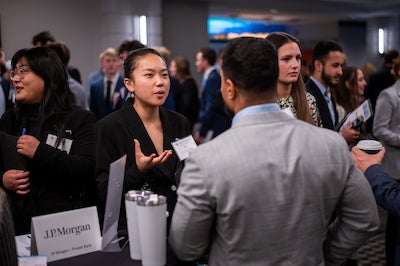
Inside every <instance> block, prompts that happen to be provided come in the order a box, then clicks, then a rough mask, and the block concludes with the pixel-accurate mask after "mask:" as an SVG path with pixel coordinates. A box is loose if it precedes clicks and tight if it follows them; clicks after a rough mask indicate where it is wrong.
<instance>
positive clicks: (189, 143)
mask: <svg viewBox="0 0 400 266" xmlns="http://www.w3.org/2000/svg"><path fill="white" fill-rule="evenodd" d="M171 144H172V147H173V148H174V150H175V152H176V155H178V158H179V160H181V161H183V160H185V159H186V158H187V157H188V156H189V154H190V152H191V151H193V150H194V149H196V148H197V144H196V142H195V141H194V139H193V137H192V135H190V136H187V137H185V138H183V139H180V140H177V141H174V142H172V143H171Z"/></svg>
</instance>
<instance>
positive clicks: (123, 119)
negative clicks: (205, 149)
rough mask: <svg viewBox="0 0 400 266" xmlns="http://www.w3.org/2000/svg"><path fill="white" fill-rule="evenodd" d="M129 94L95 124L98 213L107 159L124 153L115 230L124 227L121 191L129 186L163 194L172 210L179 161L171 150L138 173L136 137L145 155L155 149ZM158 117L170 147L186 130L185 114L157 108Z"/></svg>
mask: <svg viewBox="0 0 400 266" xmlns="http://www.w3.org/2000/svg"><path fill="white" fill-rule="evenodd" d="M133 101H134V99H133V98H128V99H127V100H126V102H125V104H124V105H123V106H122V108H121V109H120V110H117V111H115V112H113V113H111V114H110V115H108V116H106V117H104V118H103V119H102V120H101V121H99V122H98V123H97V126H96V183H97V188H98V192H99V200H100V206H101V208H100V213H101V214H100V217H103V216H102V213H103V212H104V207H105V203H106V196H107V187H108V176H109V166H110V163H112V162H114V161H116V160H117V159H119V158H121V157H122V156H123V155H125V154H127V158H126V167H125V177H124V185H123V189H122V192H123V195H122V199H121V211H120V219H119V231H120V233H125V231H126V214H125V203H124V201H123V198H124V195H125V193H126V192H128V191H129V190H141V189H149V190H151V191H153V192H154V193H157V194H161V195H164V196H166V197H167V204H168V205H167V206H168V211H169V213H170V214H171V215H170V216H169V220H170V218H171V216H172V211H173V209H174V207H175V203H176V197H177V195H176V188H177V186H178V184H179V178H180V171H181V170H182V167H183V163H182V162H180V161H179V159H178V157H177V156H176V154H175V152H173V154H172V156H171V157H170V158H169V159H168V161H167V162H165V163H163V164H161V165H158V166H156V167H155V168H153V170H151V171H150V172H148V173H145V174H141V173H140V172H139V170H138V169H137V166H136V162H135V145H134V142H133V140H134V139H138V140H139V142H140V146H141V149H142V152H143V153H144V154H145V155H150V154H152V153H156V154H157V151H156V148H155V147H154V145H153V142H152V141H151V139H150V136H149V135H148V133H147V131H146V129H145V127H144V125H143V123H142V120H141V119H140V117H139V115H138V114H137V112H136V111H135V109H134V108H133V106H132V105H133ZM160 117H161V122H162V127H163V133H164V134H163V135H164V150H165V149H171V150H172V145H171V142H173V141H175V140H176V139H177V138H184V137H186V136H188V135H189V134H190V124H189V121H188V120H187V118H185V117H184V116H183V115H181V114H178V113H176V112H174V111H170V110H166V109H164V108H160Z"/></svg>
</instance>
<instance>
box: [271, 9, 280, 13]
mask: <svg viewBox="0 0 400 266" xmlns="http://www.w3.org/2000/svg"><path fill="white" fill-rule="evenodd" d="M269 12H271V13H272V14H278V13H279V12H278V10H277V9H275V8H271V9H270V10H269Z"/></svg>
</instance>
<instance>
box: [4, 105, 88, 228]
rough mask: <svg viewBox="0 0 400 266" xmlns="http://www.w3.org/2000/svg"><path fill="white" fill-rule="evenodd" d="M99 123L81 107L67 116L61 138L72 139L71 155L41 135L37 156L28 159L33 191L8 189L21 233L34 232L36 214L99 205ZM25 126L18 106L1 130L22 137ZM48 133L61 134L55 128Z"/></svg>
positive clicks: (8, 114) (15, 220)
mask: <svg viewBox="0 0 400 266" xmlns="http://www.w3.org/2000/svg"><path fill="white" fill-rule="evenodd" d="M95 125H96V119H95V117H94V115H93V113H92V112H90V111H86V110H82V109H81V108H79V107H76V108H75V109H74V110H71V111H70V112H69V113H68V114H67V115H66V123H65V127H64V130H63V134H62V136H61V137H62V138H65V139H70V140H72V145H71V149H70V151H69V154H68V153H67V152H65V151H61V150H59V149H56V148H53V147H51V146H49V145H47V144H46V140H47V136H48V135H47V134H46V136H44V137H43V138H39V141H40V144H39V146H38V148H37V150H36V152H35V155H34V156H33V158H32V159H30V160H28V167H27V168H28V170H29V171H30V177H29V181H30V192H29V193H28V194H27V195H24V196H20V195H17V194H16V193H15V192H13V191H7V193H8V194H9V195H10V197H11V199H12V205H13V214H14V223H15V227H16V228H15V229H16V233H17V234H26V233H29V232H30V223H31V218H32V217H33V216H37V215H43V214H49V213H54V212H60V211H65V210H71V209H76V208H82V207H85V206H93V205H95V203H96V202H95V199H94V198H93V197H94V196H95V195H94V193H95V190H96V187H95V181H94V169H95V154H94V151H95V139H94V138H95ZM21 127H22V125H21V124H18V123H17V120H16V118H15V113H14V109H10V110H9V111H8V112H6V113H5V114H4V116H3V117H2V119H1V120H0V130H1V131H3V132H6V133H8V134H11V135H15V136H20V135H21ZM48 133H49V134H53V135H57V133H56V132H53V131H48ZM27 134H30V131H29V128H28V130H27ZM4 159H6V158H1V154H0V174H2V173H3V172H4V168H3V165H2V162H3V160H4ZM0 183H1V182H0Z"/></svg>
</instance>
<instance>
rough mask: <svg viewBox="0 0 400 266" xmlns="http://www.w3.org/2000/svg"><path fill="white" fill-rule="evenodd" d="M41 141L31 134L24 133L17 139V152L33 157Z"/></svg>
mask: <svg viewBox="0 0 400 266" xmlns="http://www.w3.org/2000/svg"><path fill="white" fill-rule="evenodd" d="M39 144H40V142H39V140H37V139H36V138H35V137H33V136H30V135H22V136H21V137H19V138H18V140H17V152H18V153H20V154H22V155H25V156H26V157H28V158H29V159H32V158H33V156H34V155H35V152H36V150H37V148H38V146H39Z"/></svg>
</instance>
